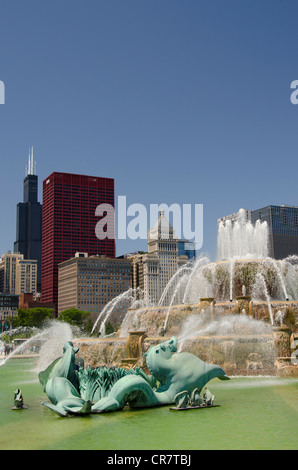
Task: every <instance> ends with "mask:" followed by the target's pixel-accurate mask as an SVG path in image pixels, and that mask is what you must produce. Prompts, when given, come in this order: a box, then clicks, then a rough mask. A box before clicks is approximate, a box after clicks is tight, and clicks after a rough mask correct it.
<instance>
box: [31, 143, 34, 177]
mask: <svg viewBox="0 0 298 470" xmlns="http://www.w3.org/2000/svg"><path fill="white" fill-rule="evenodd" d="M31 175H34V167H33V145H32V147H31Z"/></svg>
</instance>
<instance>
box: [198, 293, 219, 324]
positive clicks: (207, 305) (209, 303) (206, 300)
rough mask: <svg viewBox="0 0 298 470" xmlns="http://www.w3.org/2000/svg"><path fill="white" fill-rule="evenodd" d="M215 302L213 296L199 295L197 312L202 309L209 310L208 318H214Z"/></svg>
mask: <svg viewBox="0 0 298 470" xmlns="http://www.w3.org/2000/svg"><path fill="white" fill-rule="evenodd" d="M215 304H216V302H215V300H214V297H201V298H200V302H199V313H201V312H202V310H204V311H207V312H209V314H210V320H211V321H213V320H214V305H215Z"/></svg>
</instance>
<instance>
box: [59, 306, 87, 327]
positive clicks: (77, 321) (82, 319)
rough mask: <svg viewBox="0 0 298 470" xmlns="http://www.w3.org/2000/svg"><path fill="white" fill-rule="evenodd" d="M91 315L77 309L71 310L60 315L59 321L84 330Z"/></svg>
mask: <svg viewBox="0 0 298 470" xmlns="http://www.w3.org/2000/svg"><path fill="white" fill-rule="evenodd" d="M89 316H90V313H89V312H84V311H82V310H78V309H76V308H69V309H68V310H64V311H63V312H61V313H60V314H59V318H58V320H59V321H62V322H66V323H69V324H70V325H74V326H78V327H79V328H84V327H85V326H86V324H87V321H88V319H89Z"/></svg>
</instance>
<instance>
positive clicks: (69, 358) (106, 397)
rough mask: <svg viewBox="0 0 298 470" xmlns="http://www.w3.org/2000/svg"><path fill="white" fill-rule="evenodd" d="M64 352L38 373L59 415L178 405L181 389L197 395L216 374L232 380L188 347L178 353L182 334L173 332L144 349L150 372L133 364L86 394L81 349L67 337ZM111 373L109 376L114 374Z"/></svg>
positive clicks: (54, 409)
mask: <svg viewBox="0 0 298 470" xmlns="http://www.w3.org/2000/svg"><path fill="white" fill-rule="evenodd" d="M64 351H65V352H64V356H63V357H62V358H61V359H59V360H58V361H56V363H55V364H54V366H55V367H52V366H49V368H48V369H47V370H46V371H44V372H42V373H41V374H40V377H39V378H40V382H41V383H42V384H43V386H44V390H45V392H46V393H47V395H48V397H49V399H50V400H51V403H48V402H43V404H44V405H45V406H48V407H49V408H51V409H52V410H53V411H55V412H56V413H58V414H59V415H60V416H67V414H68V413H74V414H87V413H103V412H108V411H115V410H121V409H123V408H124V407H125V406H126V405H129V406H130V407H132V408H140V407H153V406H160V405H167V404H173V403H174V402H175V397H176V396H177V395H178V394H180V393H181V392H188V393H189V394H192V393H193V391H194V390H196V391H197V392H198V393H199V392H201V390H202V389H203V388H204V387H205V385H206V384H207V383H208V382H209V381H210V380H212V379H213V378H215V377H217V378H219V379H221V380H226V379H229V377H228V376H227V375H226V374H225V372H224V370H223V369H222V368H221V367H219V366H217V365H214V364H206V363H205V362H203V361H202V360H200V359H199V358H198V357H196V356H195V355H193V354H190V353H188V352H181V353H177V338H176V337H174V336H173V337H172V338H171V339H169V340H167V341H164V342H163V343H161V344H159V345H157V346H151V347H150V349H149V350H148V351H147V353H146V354H145V357H146V363H147V367H148V370H149V372H150V374H152V376H151V377H150V376H147V375H146V374H145V373H144V371H143V370H142V369H136V370H132V369H131V370H130V371H126V372H125V373H122V374H120V378H119V379H118V377H119V374H118V375H117V377H116V379H114V382H113V381H112V383H110V388H109V390H106V391H105V393H103V391H102V390H101V393H99V392H98V390H97V392H96V393H95V392H92V393H93V395H92V394H91V395H89V396H87V397H86V394H85V395H84V396H85V398H87V399H85V398H82V393H81V394H80V391H81V389H82V387H80V377H83V375H84V374H82V371H81V372H80V371H77V370H76V368H75V361H74V356H75V352H74V351H76V350H75V349H74V347H73V344H72V343H71V342H68V343H67V344H66V345H64ZM83 372H86V371H83ZM101 372H102V371H101V368H98V369H96V370H95V371H94V370H93V371H92V374H93V377H94V378H93V383H92V384H90V389H92V390H95V389H96V387H97V388H98V387H99V385H98V384H99V382H100V375H102V374H101ZM90 373H91V371H90ZM105 373H108V372H107V371H105ZM57 374H58V375H57ZM60 374H62V376H61V375H60ZM96 374H97V376H96ZM114 375H115V374H114ZM107 377H108V378H109V377H110V374H108V376H107ZM106 382H107V379H104V380H103V383H104V384H105V383H106ZM156 383H158V386H156ZM99 396H100V398H99V399H98V400H97V401H94V398H95V397H97V398H98V397H99ZM92 398H93V400H92Z"/></svg>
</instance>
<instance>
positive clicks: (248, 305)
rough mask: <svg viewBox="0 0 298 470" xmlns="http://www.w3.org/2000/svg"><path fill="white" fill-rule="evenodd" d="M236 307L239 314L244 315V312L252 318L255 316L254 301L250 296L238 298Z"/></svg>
mask: <svg viewBox="0 0 298 470" xmlns="http://www.w3.org/2000/svg"><path fill="white" fill-rule="evenodd" d="M236 305H237V310H238V313H244V312H243V310H244V311H245V314H246V315H250V316H251V317H252V316H253V311H252V301H251V296H250V295H240V296H238V297H236Z"/></svg>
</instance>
